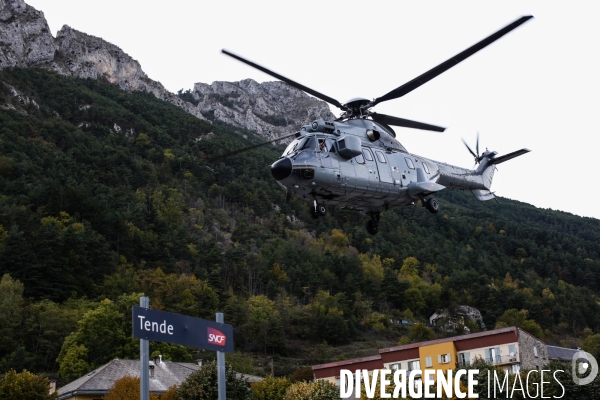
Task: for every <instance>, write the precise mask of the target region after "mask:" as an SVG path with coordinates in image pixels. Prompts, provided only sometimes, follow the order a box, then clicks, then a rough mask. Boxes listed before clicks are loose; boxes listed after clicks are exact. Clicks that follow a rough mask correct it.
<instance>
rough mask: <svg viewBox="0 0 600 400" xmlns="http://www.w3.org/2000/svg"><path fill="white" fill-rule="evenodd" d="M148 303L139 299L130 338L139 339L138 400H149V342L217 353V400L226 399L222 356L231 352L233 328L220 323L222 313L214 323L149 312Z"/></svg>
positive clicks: (155, 311) (171, 314) (178, 315)
mask: <svg viewBox="0 0 600 400" xmlns="http://www.w3.org/2000/svg"><path fill="white" fill-rule="evenodd" d="M149 304H150V300H149V299H148V297H140V307H137V306H133V312H132V319H133V321H132V323H133V337H135V338H139V339H140V364H141V366H140V400H149V398H148V397H149V393H150V379H149V369H148V367H149V366H148V363H149V355H150V354H149V353H150V351H149V346H148V341H150V340H153V341H155V342H167V343H174V344H181V345H184V346H191V347H196V348H200V349H207V350H214V351H216V352H217V376H218V393H219V400H225V399H226V398H225V353H233V327H232V326H231V325H227V324H224V323H223V321H224V319H223V313H217V321H216V322H215V321H209V320H206V319H200V318H194V317H188V316H186V315H181V314H174V313H170V312H165V311H158V310H151V309H150V308H148V307H149ZM144 396H145V397H144Z"/></svg>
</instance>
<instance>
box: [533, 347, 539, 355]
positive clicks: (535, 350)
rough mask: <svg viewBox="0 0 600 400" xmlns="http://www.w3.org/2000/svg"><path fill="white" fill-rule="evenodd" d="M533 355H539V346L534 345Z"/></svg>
mask: <svg viewBox="0 0 600 400" xmlns="http://www.w3.org/2000/svg"><path fill="white" fill-rule="evenodd" d="M533 355H534V356H535V357H537V356H538V352H537V346H533Z"/></svg>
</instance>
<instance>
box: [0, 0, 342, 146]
mask: <svg viewBox="0 0 600 400" xmlns="http://www.w3.org/2000/svg"><path fill="white" fill-rule="evenodd" d="M14 66H16V67H40V68H46V69H50V70H53V71H56V72H58V73H60V74H62V75H66V76H72V77H79V78H92V79H98V78H104V79H106V80H108V81H109V82H111V83H114V84H117V85H119V87H121V88H122V89H123V90H128V91H135V90H141V91H148V92H150V93H153V94H154V95H155V96H156V97H157V98H159V99H162V100H165V101H169V102H171V103H173V104H175V105H177V106H179V107H181V108H183V109H184V110H185V111H187V112H189V113H190V114H193V115H195V116H196V117H198V118H200V119H206V117H205V115H207V116H209V117H210V119H220V120H222V121H224V122H227V123H230V124H232V125H236V126H240V127H243V128H246V129H249V130H253V131H256V132H257V133H259V134H261V135H264V136H265V137H267V138H275V137H278V136H280V135H282V134H283V133H291V132H293V131H294V130H296V129H298V128H299V126H301V125H305V124H307V123H310V122H311V121H313V120H315V119H318V118H325V119H331V118H333V115H332V114H331V112H330V111H329V107H328V106H327V104H326V103H325V102H322V101H320V100H317V99H314V98H312V97H309V96H308V95H306V94H305V93H304V92H301V91H299V90H297V89H295V88H292V87H290V86H289V85H287V84H285V83H283V82H266V83H263V84H259V83H257V82H255V81H252V80H250V79H246V80H243V81H241V82H232V83H229V82H214V83H213V84H212V85H207V84H204V83H197V84H196V85H195V86H194V90H193V91H192V93H191V95H192V96H193V99H194V100H192V99H190V98H187V99H188V100H191V102H188V101H185V100H183V99H182V98H181V97H179V96H177V95H175V94H173V93H171V92H169V91H168V90H166V89H165V88H164V87H163V85H162V84H161V83H160V82H156V81H153V80H152V79H150V78H148V76H147V75H146V74H145V73H144V71H143V70H142V67H141V66H140V64H139V63H138V62H137V61H136V60H134V59H133V58H131V57H130V56H129V55H127V54H126V53H125V52H124V51H123V50H121V49H120V48H119V47H117V46H115V45H113V44H111V43H108V42H106V41H105V40H103V39H101V38H97V37H94V36H90V35H87V34H85V33H83V32H79V31H77V30H75V29H72V28H71V27H69V26H66V25H65V26H63V28H62V29H61V30H60V31H59V32H58V34H57V36H56V38H54V37H53V36H52V34H51V33H50V28H49V26H48V23H47V21H46V19H45V17H44V13H43V12H41V11H37V10H36V9H34V8H33V7H31V6H29V5H27V4H26V3H25V2H24V1H23V0H0V69H1V68H7V67H14Z"/></svg>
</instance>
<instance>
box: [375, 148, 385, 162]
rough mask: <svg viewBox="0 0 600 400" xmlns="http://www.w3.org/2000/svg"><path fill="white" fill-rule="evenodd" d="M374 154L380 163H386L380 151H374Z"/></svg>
mask: <svg viewBox="0 0 600 400" xmlns="http://www.w3.org/2000/svg"><path fill="white" fill-rule="evenodd" d="M375 155H376V156H377V159H378V160H379V162H380V163H383V164H385V163H387V161H386V160H385V156H384V155H383V153H382V152H380V151H376V152H375Z"/></svg>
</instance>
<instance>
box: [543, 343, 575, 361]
mask: <svg viewBox="0 0 600 400" xmlns="http://www.w3.org/2000/svg"><path fill="white" fill-rule="evenodd" d="M547 348H548V358H549V359H551V360H565V361H571V360H572V359H573V356H574V355H575V353H577V350H576V349H567V348H565V347H558V346H547Z"/></svg>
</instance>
